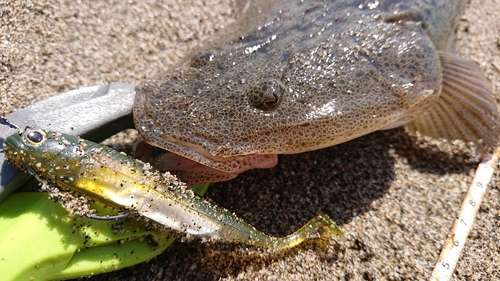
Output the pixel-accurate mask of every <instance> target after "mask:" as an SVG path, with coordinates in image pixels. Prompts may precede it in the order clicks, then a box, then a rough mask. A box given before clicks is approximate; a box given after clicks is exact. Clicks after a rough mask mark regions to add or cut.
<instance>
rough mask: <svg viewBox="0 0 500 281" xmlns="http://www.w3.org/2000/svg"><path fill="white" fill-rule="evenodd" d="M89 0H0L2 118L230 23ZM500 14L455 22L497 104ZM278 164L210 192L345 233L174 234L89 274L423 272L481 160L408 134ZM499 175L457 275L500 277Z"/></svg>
mask: <svg viewBox="0 0 500 281" xmlns="http://www.w3.org/2000/svg"><path fill="white" fill-rule="evenodd" d="M81 2H82V3H79V4H76V3H75V2H74V1H61V3H59V1H26V2H23V1H12V2H11V3H10V4H3V5H2V6H0V7H1V9H2V12H3V13H2V17H1V18H0V20H1V21H2V23H1V25H0V28H1V31H0V38H1V41H0V48H1V52H0V55H1V57H0V61H1V64H0V90H1V91H2V94H1V95H0V102H1V106H2V111H3V113H9V112H11V111H13V110H15V109H16V108H20V107H23V106H27V105H28V104H30V103H33V102H35V101H38V100H41V99H44V98H46V97H49V96H52V95H55V94H57V93H59V92H64V91H68V90H71V89H76V88H79V87H84V86H91V85H99V84H104V83H107V82H111V81H121V82H126V83H131V84H138V83H140V82H141V81H143V80H144V79H148V78H152V77H154V75H155V74H157V73H159V72H161V71H162V70H164V69H167V68H168V67H169V66H171V65H172V64H173V63H174V62H175V61H176V60H178V59H179V58H181V57H182V56H184V55H185V54H186V51H187V50H188V49H189V48H191V47H192V46H194V45H196V44H197V42H199V41H200V40H203V39H205V38H207V37H208V36H211V35H213V34H214V33H216V32H217V30H219V29H220V28H222V27H224V26H226V25H227V24H228V23H230V22H231V21H233V20H234V16H233V9H232V6H231V3H230V2H229V1H219V2H217V1H215V0H214V1H212V0H210V1H208V0H207V1H192V2H191V1H189V2H188V1H175V0H171V1H162V2H161V3H155V2H156V1H152V0H151V1H150V0H147V1H128V2H126V3H125V2H124V1H106V2H105V3H94V1H81ZM499 17H500V3H499V2H498V1H495V0H485V1H479V0H473V1H472V4H471V6H470V8H469V9H468V10H467V12H466V14H465V16H464V17H463V20H462V21H461V24H460V28H459V31H460V33H459V39H460V41H459V54H460V56H462V57H464V58H468V59H472V60H474V61H477V62H478V63H479V64H480V65H481V68H482V69H483V70H484V71H485V73H486V76H487V78H488V80H489V81H490V82H491V83H492V87H493V91H494V93H495V94H496V99H497V101H498V100H500V95H499V89H500V50H499V49H500V47H499V46H500V38H499V34H500V24H499V21H498V18H499ZM279 161H280V163H279V164H278V166H277V167H276V168H274V169H269V170H256V171H250V172H247V173H245V174H242V175H240V176H239V177H238V178H237V179H236V180H233V181H230V182H227V183H220V184H214V185H213V186H212V187H211V189H210V190H209V193H208V195H207V196H208V197H209V198H211V199H212V200H213V201H215V202H218V203H220V204H221V205H222V206H224V207H226V208H228V209H229V210H231V211H233V212H235V213H236V214H237V215H239V216H241V217H242V218H244V219H245V220H246V221H248V222H249V223H251V224H252V225H254V226H255V227H256V228H257V229H259V230H262V231H264V232H266V233H269V234H272V235H279V236H282V235H286V234H289V233H291V232H292V231H294V230H296V229H298V228H299V227H301V226H302V225H303V224H304V223H305V222H307V221H308V220H309V219H311V218H312V217H313V216H315V215H316V214H318V213H320V212H324V213H326V214H328V215H329V216H330V217H331V218H332V219H333V220H334V221H336V222H337V223H338V224H339V225H340V226H341V228H342V229H343V231H344V233H345V234H346V236H347V241H345V242H343V243H337V242H335V241H332V242H331V243H328V244H327V245H324V244H321V243H317V242H313V241H312V242H306V243H305V244H303V245H301V246H300V247H297V248H295V249H292V250H289V251H285V252H283V253H280V254H278V255H270V254H269V253H267V252H266V251H263V250H260V249H255V248H247V247H245V246H241V245H229V244H214V245H211V244H203V243H200V242H199V241H191V242H186V243H180V242H179V243H175V244H174V245H173V246H171V247H170V248H169V249H167V250H166V251H165V252H164V253H163V254H162V255H160V256H158V257H157V258H155V259H153V260H152V261H150V262H148V263H145V264H141V265H137V266H135V267H131V268H128V269H123V270H120V271H117V272H113V273H108V274H102V275H98V276H94V277H92V278H90V280H219V279H221V280H401V279H407V280H408V279H409V280H425V279H428V278H429V276H430V273H431V271H432V269H433V267H434V263H435V261H436V259H437V257H438V255H439V252H440V250H441V247H442V245H443V242H444V239H445V238H446V236H447V234H448V231H449V229H450V227H451V225H452V223H453V219H454V218H455V217H456V215H457V212H458V210H459V208H460V204H461V201H462V198H463V196H464V195H465V192H466V191H467V188H468V185H469V183H470V182H471V180H472V176H473V173H474V170H475V168H476V166H477V162H475V159H473V157H471V156H470V155H469V154H468V152H467V149H466V148H465V147H464V146H463V144H461V143H459V142H456V143H452V144H449V143H444V142H439V141H430V142H426V141H422V140H420V139H416V138H414V137H412V136H409V135H408V134H407V133H405V131H404V130H403V129H395V130H389V131H384V132H375V133H373V134H370V135H368V136H365V137H361V138H359V139H356V140H354V141H351V142H348V143H345V144H342V145H338V146H335V147H331V148H328V149H323V150H320V151H314V152H310V153H304V154H300V155H285V156H280V158H279ZM499 179H500V177H499V173H498V172H497V173H495V176H494V179H493V181H492V184H491V188H490V190H489V191H488V194H487V195H486V197H485V200H484V202H483V205H482V207H481V209H480V212H479V215H478V218H477V221H476V224H475V226H474V229H473V231H472V233H471V235H470V236H469V240H468V241H467V244H466V247H465V250H464V253H463V255H462V256H461V258H460V260H459V263H458V266H457V270H456V271H455V273H454V275H453V280H496V279H500V270H499V269H498V268H499V267H500V254H499V251H500V234H499V233H498V231H497V229H498V227H499V225H500V196H499V192H500V190H499ZM41 239H43V238H41Z"/></svg>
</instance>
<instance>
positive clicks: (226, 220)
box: [4, 129, 343, 249]
mask: <svg viewBox="0 0 500 281" xmlns="http://www.w3.org/2000/svg"><path fill="white" fill-rule="evenodd" d="M4 150H5V153H6V155H7V158H8V159H9V161H10V162H11V163H12V164H14V165H16V166H17V167H20V168H24V165H27V166H29V167H30V168H31V169H32V170H33V171H34V172H35V173H36V174H37V175H38V176H39V177H41V178H43V179H47V180H49V181H50V182H51V183H54V184H56V185H58V186H60V187H62V188H63V189H71V190H76V191H78V192H80V193H84V194H86V195H88V196H90V197H92V198H94V199H96V200H98V201H101V202H103V203H105V204H108V205H111V206H115V207H119V208H122V209H126V210H128V211H130V212H131V213H138V214H139V215H141V216H143V217H146V218H148V219H151V220H153V221H155V222H157V223H160V224H161V225H164V226H166V227H168V228H171V229H174V230H177V231H179V232H182V233H186V234H190V235H193V236H195V237H200V238H209V239H215V240H222V241H227V242H239V243H245V244H250V245H254V246H258V247H265V248H274V249H281V248H290V247H294V246H296V245H298V244H300V243H301V242H303V241H305V240H306V239H308V238H314V237H319V236H322V237H330V236H334V237H337V238H342V237H343V234H342V232H341V231H340V229H339V228H338V227H337V226H336V225H335V223H334V222H333V221H332V220H331V219H330V218H329V217H328V216H326V215H324V214H320V215H318V216H316V217H315V218H313V219H312V220H311V221H309V222H308V223H307V224H306V225H304V226H303V227H302V228H300V229H299V230H297V231H296V232H294V233H292V234H291V235H289V236H286V237H283V238H277V237H271V236H269V235H266V234H264V233H262V232H260V231H257V230H256V229H255V228H254V227H252V226H251V225H249V224H247V223H246V222H244V221H243V220H242V219H240V218H238V217H237V216H235V215H234V214H233V213H231V212H229V211H228V210H226V209H224V208H221V207H219V206H217V205H215V204H212V203H210V202H208V201H206V200H204V199H203V198H201V197H199V196H197V195H196V194H194V192H193V191H192V190H191V189H190V188H188V187H187V186H186V185H185V184H184V183H182V182H180V181H178V180H177V178H176V177H175V176H172V175H170V174H169V173H165V174H161V173H160V172H158V171H155V170H153V169H152V168H151V167H150V165H148V164H144V163H143V162H140V161H137V160H134V159H131V158H129V157H127V156H125V155H123V154H121V153H119V152H117V151H115V150H112V149H110V148H108V147H106V146H103V145H100V144H97V143H93V142H90V141H87V140H83V139H81V138H78V137H75V136H72V135H67V134H61V133H55V132H51V131H44V130H39V129H26V130H25V131H23V132H20V133H18V134H14V135H12V136H10V137H8V138H7V139H6V140H5V142H4Z"/></svg>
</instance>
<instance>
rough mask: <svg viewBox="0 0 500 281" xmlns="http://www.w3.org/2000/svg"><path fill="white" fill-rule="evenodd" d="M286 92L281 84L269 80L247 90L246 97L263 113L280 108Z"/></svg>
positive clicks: (274, 80)
mask: <svg viewBox="0 0 500 281" xmlns="http://www.w3.org/2000/svg"><path fill="white" fill-rule="evenodd" d="M284 92H285V88H284V86H283V85H282V84H281V82H279V81H278V80H276V79H268V80H264V81H259V82H257V83H253V84H252V85H251V86H250V87H248V88H247V90H246V95H247V97H248V102H249V103H250V105H251V106H253V107H255V108H257V109H260V110H263V111H271V110H275V109H276V108H278V106H279V104H280V103H281V100H282V99H283V93H284Z"/></svg>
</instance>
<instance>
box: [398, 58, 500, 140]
mask: <svg viewBox="0 0 500 281" xmlns="http://www.w3.org/2000/svg"><path fill="white" fill-rule="evenodd" d="M439 58H440V62H441V66H442V69H443V83H442V90H441V94H440V96H439V98H438V99H437V100H436V102H435V103H434V104H433V105H431V106H430V107H429V109H427V111H425V112H424V113H422V114H421V115H419V116H418V117H417V118H415V119H414V120H413V121H412V122H410V123H408V124H407V125H406V127H407V129H408V130H410V131H413V132H414V131H418V132H420V133H421V134H424V135H428V136H430V137H434V138H445V139H448V140H454V139H461V140H463V141H466V142H470V141H471V142H477V143H480V142H481V140H482V142H484V143H485V144H486V145H488V146H490V147H491V146H495V145H496V144H497V142H498V137H499V133H500V116H499V113H498V107H497V104H496V102H495V99H494V98H493V94H492V92H491V87H490V85H489V83H488V81H487V80H486V78H485V77H484V75H483V73H482V71H481V69H480V68H479V65H478V64H477V63H475V62H472V61H469V60H464V59H462V58H459V57H457V56H455V55H452V54H449V53H445V52H439Z"/></svg>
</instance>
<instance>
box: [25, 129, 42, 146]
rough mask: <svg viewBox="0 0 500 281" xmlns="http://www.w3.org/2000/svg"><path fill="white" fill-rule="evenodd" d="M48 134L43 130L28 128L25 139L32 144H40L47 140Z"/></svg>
mask: <svg viewBox="0 0 500 281" xmlns="http://www.w3.org/2000/svg"><path fill="white" fill-rule="evenodd" d="M46 136H47V135H46V134H45V132H44V131H41V130H28V131H26V133H25V134H24V139H25V140H26V142H28V143H29V144H31V145H35V146H38V145H40V144H42V143H43V142H44V141H45V138H46Z"/></svg>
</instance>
